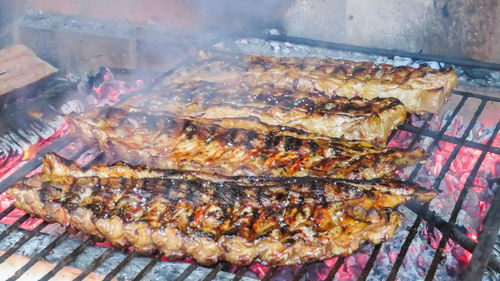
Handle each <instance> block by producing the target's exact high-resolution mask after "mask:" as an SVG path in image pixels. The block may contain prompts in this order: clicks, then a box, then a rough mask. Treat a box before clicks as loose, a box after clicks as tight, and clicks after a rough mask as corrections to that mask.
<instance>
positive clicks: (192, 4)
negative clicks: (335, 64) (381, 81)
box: [0, 0, 500, 63]
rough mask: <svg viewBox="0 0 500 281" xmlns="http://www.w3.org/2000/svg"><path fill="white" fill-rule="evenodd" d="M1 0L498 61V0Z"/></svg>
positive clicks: (192, 29)
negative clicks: (268, 29)
mask: <svg viewBox="0 0 500 281" xmlns="http://www.w3.org/2000/svg"><path fill="white" fill-rule="evenodd" d="M3 2H5V3H10V4H2V1H0V5H4V7H5V6H6V7H7V9H13V7H14V8H16V7H19V6H21V7H23V8H22V9H24V7H28V8H30V9H34V10H39V11H42V12H51V13H56V14H65V15H74V16H78V17H83V18H88V19H98V20H106V21H115V22H127V23H133V24H145V25H158V26H164V27H166V28H169V29H173V30H182V31H184V32H185V33H187V34H189V33H192V34H197V33H200V32H201V33H203V32H204V31H205V30H207V29H218V30H221V31H223V32H228V33H235V32H236V33H238V32H247V31H251V30H252V29H255V30H262V29H263V28H264V27H280V28H282V30H284V33H285V34H286V35H291V36H298V37H305V38H311V39H319V40H326V41H333V42H339V43H346V44H351V45H358V46H365V47H377V48H383V49H397V50H403V51H410V52H423V53H426V54H436V55H442V56H449V57H459V58H471V59H477V60H483V61H489V62H496V63H500V4H499V3H500V1H498V0H290V1H286V0H254V1H244V0H238V1H224V0H211V1H204V0H16V1H3ZM13 3H16V4H13ZM0 8H3V7H0ZM22 9H19V8H16V10H17V11H18V10H22ZM3 12H5V9H3ZM7 14H8V15H11V13H7ZM2 32H3V33H2ZM2 35H4V37H5V30H0V41H1V38H2Z"/></svg>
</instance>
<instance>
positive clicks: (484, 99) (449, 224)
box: [0, 91, 500, 281]
mask: <svg viewBox="0 0 500 281" xmlns="http://www.w3.org/2000/svg"><path fill="white" fill-rule="evenodd" d="M454 95H456V96H457V97H458V98H459V99H460V101H459V103H458V104H457V106H456V107H455V108H454V109H453V111H452V113H451V115H450V117H449V118H448V119H447V121H446V122H445V123H444V124H443V125H442V126H441V127H440V128H439V129H438V130H432V129H429V128H428V126H427V125H428V124H427V123H428V122H429V121H430V120H431V118H432V117H433V116H432V115H428V116H427V117H426V118H425V120H424V124H423V125H422V126H420V127H416V126H413V125H411V124H409V123H406V124H404V125H403V126H402V127H401V128H400V129H399V130H400V131H401V130H402V131H406V132H410V133H412V140H411V142H410V144H409V146H408V148H409V149H410V148H412V147H413V146H415V145H416V144H417V143H418V142H419V140H420V139H421V138H422V137H428V138H432V139H433V140H432V143H431V144H430V146H429V147H428V149H427V151H428V152H429V153H431V152H432V151H434V150H435V149H436V148H437V147H438V144H439V142H440V141H446V142H450V143H453V144H455V147H454V149H453V151H452V153H451V155H450V157H449V158H448V159H447V160H446V162H445V164H444V165H443V167H442V169H441V171H440V173H439V174H438V176H437V177H436V178H435V181H434V183H433V185H432V187H433V188H435V189H438V187H439V186H440V183H441V181H442V180H443V179H444V177H445V174H446V173H447V172H448V170H449V169H450V166H451V164H452V162H453V160H454V159H455V158H456V157H457V155H458V153H459V151H460V149H461V148H463V147H469V148H474V149H478V150H480V151H481V154H480V156H479V158H478V159H477V161H476V162H475V163H474V166H473V168H472V171H471V173H470V175H469V176H468V178H467V180H466V183H465V186H464V187H463V189H462V190H461V192H460V195H459V197H458V200H457V202H456V204H455V206H454V209H453V211H452V213H451V216H450V217H449V219H448V220H445V219H443V218H442V217H440V216H439V215H437V214H435V213H434V212H432V211H431V210H429V205H428V204H424V205H421V204H419V203H409V204H407V205H406V206H407V207H408V208H409V209H410V210H412V211H413V212H414V213H416V214H417V217H416V219H415V220H414V222H413V224H411V227H410V229H409V234H408V236H407V237H406V240H405V241H404V243H403V244H402V247H401V249H400V251H399V253H398V255H397V258H396V259H395V262H394V263H393V264H392V268H391V271H390V273H389V275H388V277H387V280H395V279H396V276H397V274H398V271H399V270H400V268H401V266H402V263H403V260H404V258H405V256H406V254H407V252H408V250H409V248H410V244H411V243H412V241H413V239H414V238H415V236H416V234H417V230H418V228H419V226H420V225H421V224H422V222H423V221H424V220H425V221H426V222H427V224H428V225H431V226H433V227H435V228H437V229H438V230H439V231H441V232H442V234H443V235H442V238H441V240H440V241H439V247H438V248H437V250H436V251H435V253H434V257H433V260H432V263H431V264H430V266H429V268H428V269H427V273H426V276H425V279H426V280H432V279H433V278H434V276H435V273H436V270H437V268H438V267H439V265H440V262H441V260H442V259H443V250H444V248H445V246H446V243H447V242H448V240H449V239H452V240H453V241H455V242H456V243H457V244H459V245H460V246H462V247H463V248H464V249H466V250H467V251H469V252H471V253H473V255H472V258H471V260H470V266H469V269H468V270H467V272H466V273H465V276H464V277H465V279H467V280H473V279H477V276H478V275H477V274H482V272H483V271H484V269H485V268H486V266H489V267H490V268H491V269H493V270H495V271H497V272H500V262H499V261H498V260H494V259H489V257H490V254H491V250H492V248H493V244H494V243H495V241H496V237H497V234H498V228H499V223H493V222H495V220H496V221H498V219H496V218H497V216H498V214H499V208H500V204H495V203H496V202H498V201H500V193H499V192H497V193H496V195H495V198H494V200H492V204H491V206H490V209H489V211H488V214H487V217H486V224H485V228H484V229H483V231H482V232H481V234H480V236H479V240H478V243H476V242H474V241H473V240H472V239H470V238H469V237H468V236H467V235H466V234H465V233H464V232H463V231H462V230H461V229H460V228H459V227H458V226H457V225H456V219H457V216H458V212H459V210H460V209H461V207H462V205H463V203H464V199H465V197H466V195H467V193H468V191H469V187H470V186H471V185H472V182H473V179H474V178H475V177H476V174H477V172H478V170H479V167H480V166H481V164H482V162H483V160H484V158H485V156H486V154H487V153H493V154H496V155H500V148H497V147H493V146H492V143H493V141H494V140H495V138H496V136H497V134H498V131H499V129H500V122H498V123H497V124H496V126H495V128H494V130H493V133H492V135H491V136H490V137H489V139H488V141H487V142H486V143H485V144H482V143H479V142H475V141H471V140H468V139H467V137H468V136H469V133H470V132H471V130H472V129H473V128H474V125H475V124H476V122H477V120H478V118H479V116H480V115H481V113H482V112H483V110H484V108H485V106H486V104H487V103H495V104H498V105H500V98H499V97H492V96H485V95H480V94H474V93H469V92H461V91H455V92H454ZM472 98H474V99H479V100H480V104H479V106H478V107H477V109H476V110H475V112H474V114H473V116H472V119H471V120H470V122H469V123H468V125H467V127H466V129H465V132H464V133H463V134H462V136H461V137H454V136H450V135H447V134H445V133H446V131H447V129H448V127H449V126H450V124H451V122H452V120H453V119H454V118H455V117H456V116H457V115H458V113H459V112H460V110H461V109H462V108H463V107H464V105H465V103H466V102H467V100H469V99H472ZM395 135H396V131H394V132H393V133H392V134H391V135H390V137H389V138H390V139H391V138H393V137H394V136H395ZM72 141H74V139H73V138H71V137H67V136H65V137H62V138H60V139H58V140H57V141H56V142H54V143H53V144H51V145H50V146H48V147H46V148H45V149H43V150H41V151H40V152H39V153H38V154H37V157H36V158H35V159H34V160H31V161H29V162H28V163H27V164H25V165H24V166H22V167H21V168H20V169H19V170H18V171H16V172H15V173H13V174H12V175H11V176H10V177H8V178H7V179H5V180H4V181H3V182H1V183H0V192H3V191H5V190H6V189H7V188H8V187H9V186H10V185H11V184H13V183H14V182H16V181H18V180H20V179H21V178H23V177H24V176H25V175H27V174H28V173H29V172H31V171H32V170H34V169H36V168H37V167H39V166H40V165H41V157H42V156H43V155H44V154H45V153H47V152H49V151H54V152H59V151H61V150H62V149H63V148H65V147H66V146H68V145H69V144H70V143H71V142H72ZM89 149H90V148H89V147H82V149H80V150H79V151H77V152H76V153H75V154H74V155H73V156H72V157H71V159H72V160H75V159H77V158H78V157H79V156H80V155H82V154H84V153H85V152H86V151H88V150H89ZM422 167H423V165H422V164H418V165H416V166H415V167H414V169H413V171H412V172H411V175H410V176H409V180H414V179H415V178H416V177H417V175H418V174H419V172H420V170H421V169H422ZM495 183H496V184H499V183H500V179H499V178H496V179H494V180H493V181H492V183H491V184H495ZM14 209H15V208H14V207H13V206H10V207H8V208H7V209H5V210H4V211H3V212H1V213H0V219H2V218H4V217H5V216H7V215H8V214H9V213H11V212H12V211H14ZM495 215H496V216H495ZM28 217H29V216H28V215H25V216H22V217H20V218H19V219H18V220H17V221H16V222H15V223H14V224H12V225H10V226H9V227H8V228H6V229H5V230H4V231H3V232H2V233H0V241H1V240H2V239H4V238H5V237H6V236H7V235H8V234H9V233H11V232H12V231H14V230H16V229H17V230H21V229H20V228H19V225H21V223H23V222H24V221H26V220H27V219H28ZM46 225H47V223H45V222H44V223H42V224H40V225H39V226H37V227H36V228H35V229H34V230H32V231H25V230H21V231H23V232H24V235H23V236H22V238H21V239H20V240H18V241H17V242H16V243H15V244H14V245H12V246H11V247H10V248H9V249H8V250H7V251H6V252H5V253H4V254H3V255H2V256H0V264H1V263H3V262H5V261H6V260H7V259H8V258H9V257H10V256H12V255H13V254H14V252H16V251H17V250H18V249H19V248H20V247H22V246H23V245H24V244H25V243H27V242H28V241H29V240H30V239H32V238H33V237H36V236H37V235H39V234H40V231H41V230H42V229H43V228H44V227H45V226H46ZM69 235H70V234H69V233H68V232H66V231H65V232H63V233H62V234H60V235H59V236H57V237H56V238H55V239H54V240H53V241H52V242H51V243H49V244H48V245H47V246H46V247H45V248H43V249H42V250H41V251H39V252H38V253H37V254H36V255H34V256H33V257H31V259H30V260H29V261H28V262H27V263H26V264H25V265H23V266H22V267H21V268H20V269H19V270H17V271H16V272H15V274H14V275H13V276H9V277H7V278H9V279H8V280H15V279H17V278H19V277H20V276H22V275H23V274H24V273H25V272H26V271H27V270H29V269H30V268H31V267H32V266H33V265H34V264H35V263H37V262H38V261H40V260H42V259H43V258H44V257H45V256H46V255H47V254H48V253H49V252H50V251H52V250H53V249H54V248H55V247H56V246H57V245H59V244H61V243H63V242H64V241H65V240H67V239H69ZM91 245H92V241H91V240H90V239H84V240H82V241H80V244H79V246H78V247H76V248H75V249H74V250H73V251H72V252H71V253H70V254H68V255H67V256H65V257H63V258H62V259H61V260H60V261H59V262H58V263H57V264H56V265H55V267H54V268H53V269H52V270H51V271H50V272H48V273H47V274H46V275H45V276H44V277H42V279H41V280H49V279H50V278H52V277H53V276H55V275H56V274H57V273H58V272H59V271H60V270H61V269H62V268H63V267H64V266H66V265H68V264H69V263H71V262H72V261H74V260H75V259H76V258H77V257H78V256H79V255H81V254H82V253H83V252H84V251H85V249H86V248H88V247H89V246H91ZM381 247H382V246H381V245H376V246H374V248H373V250H372V253H371V255H370V256H369V259H368V261H367V262H366V265H365V267H364V268H363V271H362V272H361V273H360V275H359V277H358V280H366V279H367V277H368V276H369V274H370V271H371V270H372V268H373V266H374V264H375V261H376V259H377V256H378V255H379V252H380V249H381ZM114 251H115V250H113V249H111V248H109V249H107V250H105V251H104V252H103V253H102V254H100V255H98V256H97V257H96V258H95V259H94V260H93V261H92V262H91V263H90V264H89V265H88V266H87V267H86V268H85V269H83V271H82V272H81V273H80V274H79V275H78V277H77V278H76V279H75V280H83V279H84V278H85V277H87V276H88V275H89V274H90V273H92V272H93V271H94V270H95V269H96V268H97V267H98V266H99V265H101V264H102V263H104V262H105V261H106V260H107V259H108V258H109V257H110V255H111V254H112V253H113V252H114ZM126 254H127V255H126V257H125V258H124V259H123V260H122V261H121V262H120V263H119V264H118V266H116V267H115V268H114V269H113V270H111V271H110V272H109V273H108V274H107V275H106V276H105V277H104V280H112V279H113V278H114V277H115V276H116V275H117V274H118V273H119V272H120V271H121V270H123V269H124V268H125V267H126V266H127V265H128V264H129V263H130V262H131V261H132V260H134V259H135V258H136V257H137V256H138V252H137V251H136V250H134V249H131V250H129V251H128V252H127V253H126ZM161 258H162V256H161V255H160V254H156V255H154V256H153V257H152V258H150V259H149V261H148V262H147V263H146V264H145V266H144V267H143V268H142V269H140V270H139V271H138V273H137V274H136V276H135V277H134V278H133V280H141V279H143V278H144V277H145V276H146V275H147V274H148V273H149V272H150V271H151V270H152V269H153V267H154V266H155V265H157V264H158V263H161V262H162V261H161ZM344 262H345V258H343V257H340V258H338V259H337V260H336V262H335V264H334V265H333V266H332V268H331V270H330V271H329V273H328V274H327V276H326V278H325V279H324V280H333V279H334V278H335V275H336V273H337V272H338V270H339V269H340V268H341V266H342V264H343V263H344ZM320 263H321V262H320ZM311 265H312V264H303V265H301V266H299V267H298V270H297V271H296V272H295V275H294V278H293V280H301V279H303V278H304V276H305V274H306V272H307V270H308V268H309V267H310V266H311ZM198 267H200V265H198V264H196V263H192V264H190V265H189V266H187V267H186V268H185V270H184V271H183V272H181V273H180V274H179V275H178V276H177V277H176V279H175V280H177V281H180V280H185V279H186V278H188V277H189V276H190V274H191V273H193V272H194V271H195V270H196V269H197V268H198ZM229 267H230V265H228V264H227V263H218V264H217V265H215V266H214V267H213V268H212V269H211V271H210V272H209V273H208V274H207V275H206V276H205V278H204V280H212V279H214V278H215V277H216V276H217V275H218V274H219V273H220V271H224V270H225V269H227V268H229ZM277 269H278V268H277V267H271V268H270V269H269V270H268V271H267V272H266V274H265V276H264V277H263V278H262V280H271V279H272V278H273V274H275V273H276V272H277ZM248 270H249V267H248V266H246V267H238V268H237V269H236V271H234V272H235V274H234V276H233V279H232V280H240V279H241V278H243V276H244V275H245V272H247V271H248ZM474 277H475V278H474Z"/></svg>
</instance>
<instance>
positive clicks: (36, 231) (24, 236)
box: [0, 222, 47, 264]
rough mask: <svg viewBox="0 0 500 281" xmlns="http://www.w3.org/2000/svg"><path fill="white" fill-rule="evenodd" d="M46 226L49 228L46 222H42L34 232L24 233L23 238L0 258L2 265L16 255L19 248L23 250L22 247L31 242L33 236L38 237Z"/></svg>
mask: <svg viewBox="0 0 500 281" xmlns="http://www.w3.org/2000/svg"><path fill="white" fill-rule="evenodd" d="M45 226H47V223H46V222H42V223H41V224H40V225H38V226H37V227H36V228H35V229H33V230H32V231H26V233H24V235H23V237H21V239H19V240H18V241H17V242H16V244H14V245H13V246H11V247H10V248H9V249H8V250H7V251H5V253H3V255H2V256H0V264H1V263H3V262H5V261H6V260H7V259H8V258H9V257H10V256H12V254H14V253H15V252H16V251H17V250H18V249H19V248H21V246H22V245H24V244H25V243H26V242H28V240H30V239H31V238H32V237H33V236H35V235H37V234H38V233H40V230H42V229H43V228H44V227H45Z"/></svg>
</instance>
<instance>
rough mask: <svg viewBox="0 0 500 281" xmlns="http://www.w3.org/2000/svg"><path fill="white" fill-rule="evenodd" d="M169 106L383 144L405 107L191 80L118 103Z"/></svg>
mask: <svg viewBox="0 0 500 281" xmlns="http://www.w3.org/2000/svg"><path fill="white" fill-rule="evenodd" d="M130 106H132V107H140V108H141V110H144V111H149V112H153V111H154V112H163V111H168V112H171V113H173V114H174V115H176V116H179V117H181V118H196V117H203V118H208V119H220V118H248V117H254V118H257V119H258V120H259V121H261V122H263V123H265V124H268V125H275V126H287V127H294V128H296V129H299V130H302V131H307V132H310V133H314V134H319V135H323V136H327V137H332V138H340V137H343V138H345V139H349V140H367V141H370V142H372V143H375V144H378V145H381V146H384V145H385V143H386V140H387V136H388V134H389V132H390V131H391V130H393V129H395V128H396V127H397V126H398V125H400V124H402V123H403V122H404V120H405V118H406V113H407V112H406V108H405V107H404V105H403V104H402V103H401V102H399V100H397V99H395V98H375V99H373V100H364V99H362V98H359V97H357V98H352V99H349V98H346V97H339V96H328V95H325V94H323V93H319V92H315V93H307V92H301V91H290V90H285V89H279V88H275V87H272V86H269V85H265V86H259V87H254V88H248V87H244V86H242V85H224V84H216V83H209V82H204V81H201V82H191V83H186V84H181V85H172V86H171V87H167V88H161V89H158V90H155V91H153V92H152V93H149V94H147V95H139V96H136V97H133V98H131V99H130V100H128V101H126V102H125V104H123V105H121V106H120V107H122V108H125V109H127V108H129V107H130Z"/></svg>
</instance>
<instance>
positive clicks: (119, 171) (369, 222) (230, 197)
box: [9, 155, 435, 265]
mask: <svg viewBox="0 0 500 281" xmlns="http://www.w3.org/2000/svg"><path fill="white" fill-rule="evenodd" d="M247 183H248V182H247ZM9 195H10V196H14V197H15V198H16V202H15V204H16V207H18V208H21V209H23V210H25V211H27V212H29V213H31V214H36V215H38V216H40V217H42V218H44V219H45V220H47V221H56V222H59V223H61V224H63V225H65V226H72V227H76V228H77V229H79V230H81V231H83V232H85V233H87V234H90V235H94V236H96V237H100V238H106V239H109V240H110V241H111V242H112V243H113V244H114V245H119V246H125V245H133V246H134V247H136V248H137V249H138V250H139V251H142V252H149V251H151V250H153V249H159V250H160V251H162V252H163V253H164V254H165V255H166V256H169V257H179V256H184V255H187V256H190V257H193V258H195V259H196V260H197V261H198V262H200V263H203V264H210V263H214V262H217V261H219V260H227V261H229V262H231V263H233V264H249V263H250V262H252V261H254V260H260V261H262V262H265V263H268V264H273V265H292V264H297V263H304V262H308V261H312V260H317V259H325V258H330V257H332V256H336V255H346V254H350V253H352V252H353V251H355V250H356V249H358V248H359V246H360V244H361V243H363V242H364V241H371V242H373V243H380V242H382V241H383V240H385V239H387V238H390V237H391V236H392V235H393V234H394V231H395V230H396V228H397V226H398V225H399V222H400V215H398V214H397V213H395V212H394V211H393V210H392V208H394V207H395V206H397V205H399V204H401V203H404V202H406V201H408V200H410V199H412V198H416V199H419V200H423V201H428V200H431V199H432V198H433V197H434V196H435V194H434V193H433V192H429V191H424V190H422V189H420V188H419V187H418V186H416V185H414V184H411V183H404V182H400V181H396V180H378V181H373V182H366V183H364V182H356V183H351V182H349V181H344V180H325V179H288V180H286V181H272V180H267V181H265V182H262V183H260V184H257V185H251V184H250V185H248V184H242V181H241V180H236V181H231V180H225V181H224V182H219V183H215V182H212V181H207V180H205V179H202V178H199V177H198V176H196V175H193V174H189V173H184V172H179V173H175V172H174V171H159V170H150V169H146V168H143V167H131V166H128V165H125V164H122V163H117V164H114V165H110V166H107V165H99V166H91V167H88V168H85V169H79V168H78V166H76V165H75V164H71V163H69V162H66V161H61V160H60V159H59V158H58V157H57V156H55V155H48V157H46V158H45V159H44V169H43V173H42V174H40V175H36V176H34V177H32V178H29V179H25V180H23V181H21V182H19V183H17V184H15V185H14V186H13V187H12V188H10V189H9Z"/></svg>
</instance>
